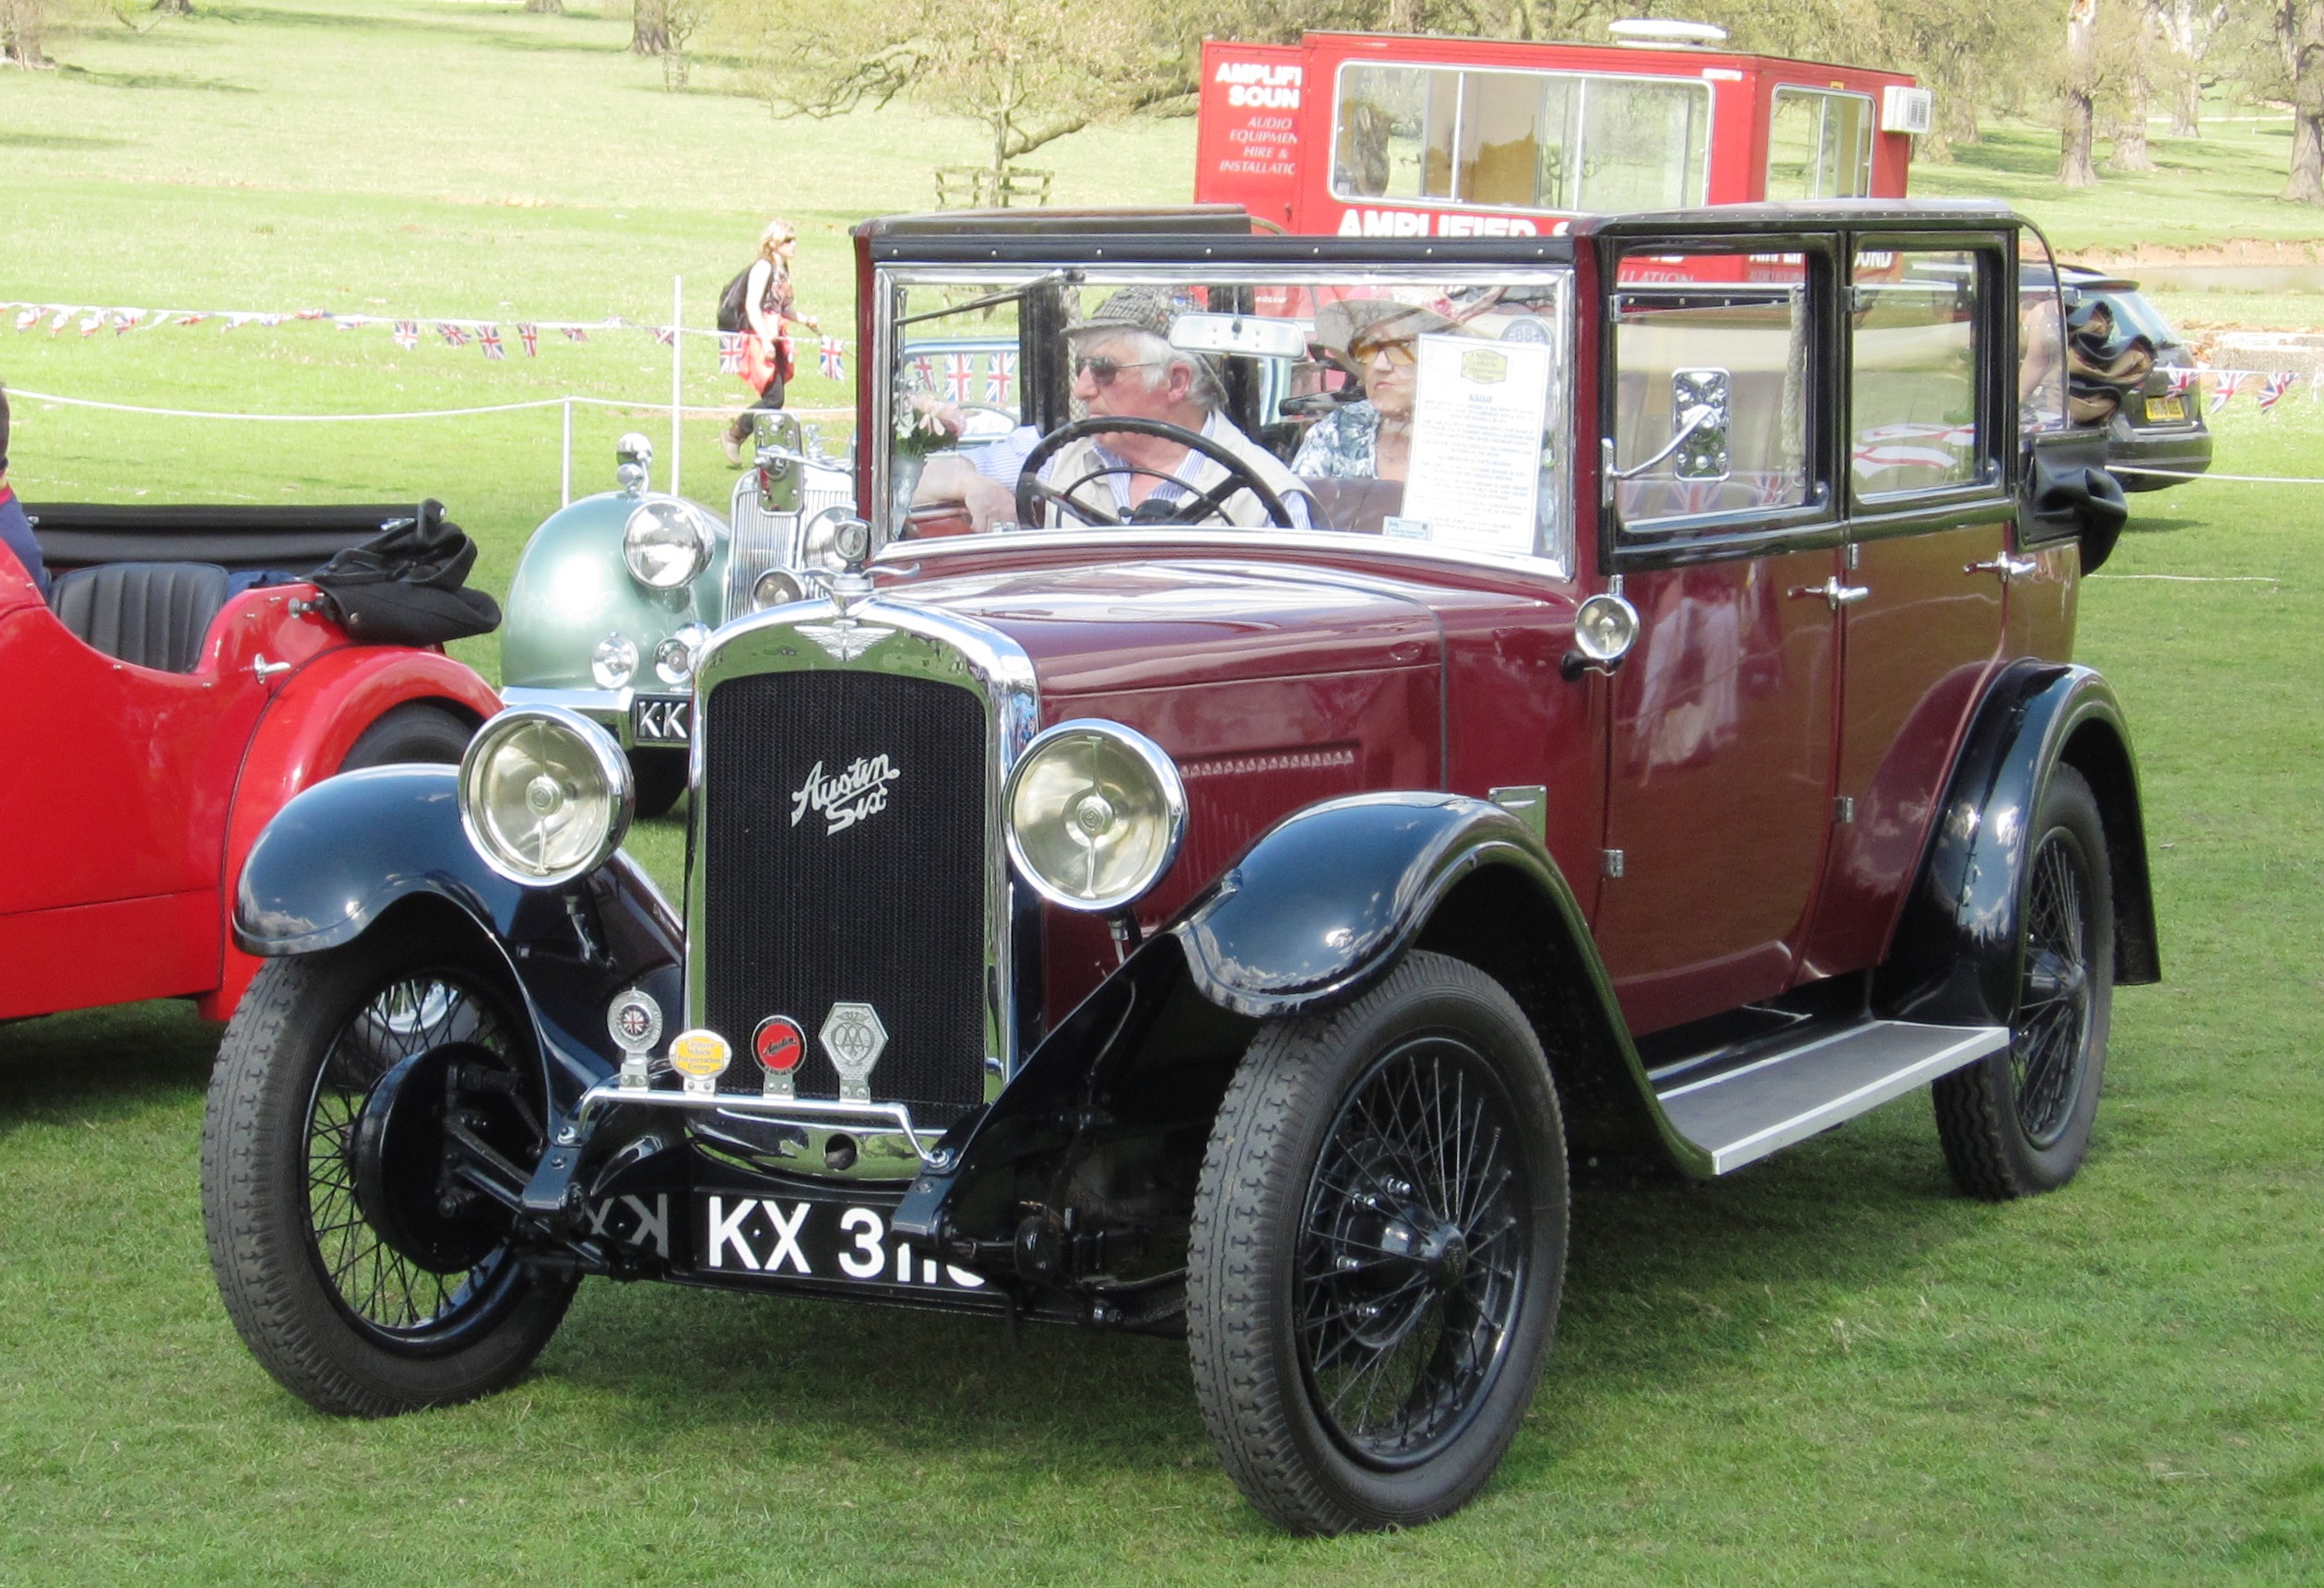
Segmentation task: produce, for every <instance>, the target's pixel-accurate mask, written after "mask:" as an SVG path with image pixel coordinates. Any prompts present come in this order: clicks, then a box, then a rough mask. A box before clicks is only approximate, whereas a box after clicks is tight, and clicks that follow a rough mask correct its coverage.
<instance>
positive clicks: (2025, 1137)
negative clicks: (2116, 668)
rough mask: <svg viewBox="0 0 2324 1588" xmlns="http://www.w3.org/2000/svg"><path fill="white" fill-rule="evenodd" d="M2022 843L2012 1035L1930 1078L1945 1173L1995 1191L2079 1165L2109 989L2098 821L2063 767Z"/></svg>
mask: <svg viewBox="0 0 2324 1588" xmlns="http://www.w3.org/2000/svg"><path fill="white" fill-rule="evenodd" d="M2027 852H2028V854H2030V855H2031V856H2032V859H2031V860H2030V861H2029V862H2028V864H2027V867H2026V891H2025V900H2024V903H2023V905H2022V907H2021V909H2020V912H2019V929H2018V930H2019V963H2020V968H2019V972H2018V1003H2017V1009H2016V1012H2015V1013H2014V1015H2013V1016H2012V1017H2011V1019H2010V1046H2009V1047H2008V1048H2007V1049H2004V1050H2003V1051H2001V1052H1999V1053H1996V1054H1994V1055H1992V1056H1991V1057H1990V1058H1987V1059H1986V1060H1984V1061H1980V1062H1978V1063H1976V1064H1974V1065H1972V1066H1970V1067H1969V1068H1968V1069H1966V1070H1962V1071H1957V1072H1954V1073H1953V1074H1950V1075H1948V1076H1946V1077H1945V1078H1944V1079H1943V1080H1941V1081H1939V1082H1938V1083H1937V1084H1936V1087H1935V1089H1934V1096H1935V1099H1936V1106H1937V1134H1938V1137H1939V1140H1940V1141H1941V1142H1942V1143H1943V1144H1944V1148H1945V1162H1946V1165H1947V1167H1950V1169H1951V1171H1952V1177H1953V1182H1954V1183H1955V1184H1956V1185H1958V1186H1959V1187H1960V1188H1961V1189H1962V1191H1966V1192H1967V1193H1968V1194H1970V1195H1971V1196H1976V1197H1985V1198H1986V1199H1988V1200H1991V1201H1996V1202H2000V1201H2007V1200H2009V1199H2010V1198H2012V1197H2022V1196H2031V1195H2033V1194H2034V1193H2035V1192H2038V1191H2055V1190H2056V1189H2057V1187H2059V1186H2062V1185H2064V1184H2065V1183H2066V1182H2067V1181H2068V1180H2069V1179H2073V1178H2074V1172H2075V1171H2076V1170H2077V1169H2079V1168H2080V1167H2081V1161H2082V1157H2083V1155H2085V1154H2086V1153H2088V1152H2089V1150H2090V1132H2091V1126H2092V1124H2093V1121H2094V1120H2096V1118H2097V1114H2098V1087H2099V1081H2100V1078H2101V1076H2102V1075H2103V1074H2104V1072H2105V1067H2106V1028H2107V1025H2108V1023H2109V1018H2110V1016H2111V1013H2112V1007H2113V1001H2114V953H2115V943H2114V891H2113V888H2112V886H2111V877H2110V873H2109V871H2108V870H2107V863H2106V829H2105V822H2104V821H2103V820H2102V819H2101V818H2100V816H2099V813H2098V800H2097V798H2096V796H2094V795H2093V794H2092V793H2091V791H2090V785H2089V783H2088V782H2086V781H2085V780H2084V779H2083V777H2082V776H2081V773H2079V772H2077V771H2075V770H2074V769H2073V768H2072V767H2070V766H2059V767H2057V768H2056V769H2054V770H2053V771H2052V772H2051V773H2050V779H2049V787H2048V788H2046V789H2045V791H2044V793H2043V795H2042V804H2041V811H2040V814H2039V816H2038V818H2037V819H2036V821H2035V822H2034V824H2033V837H2032V839H2031V840H2030V842H2029V845H2028V848H2027Z"/></svg>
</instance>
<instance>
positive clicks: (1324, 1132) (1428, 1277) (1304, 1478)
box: [1186, 953, 1566, 1533]
mask: <svg viewBox="0 0 2324 1588" xmlns="http://www.w3.org/2000/svg"><path fill="white" fill-rule="evenodd" d="M1565 1249H1566V1156H1565V1137H1564V1132H1563V1128H1562V1125H1561V1123H1560V1120H1559V1111H1558V1098H1557V1093H1556V1090H1555V1089H1554V1087H1553V1086H1552V1084H1551V1083H1550V1079H1549V1070H1548V1065H1547V1062H1546V1061H1545V1060H1544V1059H1543V1057H1542V1051H1541V1046H1540V1044H1539V1042H1538V1041H1537V1040H1536V1039H1535V1036H1534V1033H1533V1029H1532V1027H1531V1025H1529V1024H1528V1023H1527V1022H1526V1019H1525V1017H1524V1013H1523V1012H1522V1011H1520V1010H1519V1009H1518V1007H1517V1005H1516V1003H1515V1002H1514V1001H1512V999H1511V998H1510V996H1509V995H1508V994H1507V993H1506V992H1504V991H1503V990H1501V989H1500V986H1498V985H1497V984H1496V983H1495V982H1493V980H1492V979H1491V978H1488V977H1487V976H1485V975H1484V974H1483V973H1482V972H1481V971H1478V970H1476V968H1475V967H1474V966H1469V965H1466V964H1464V963H1462V962H1460V961H1458V960H1452V959H1446V958H1443V957H1441V956H1440V955H1437V954H1418V953H1416V954H1412V955H1410V956H1409V957H1408V958H1407V959H1406V960H1405V963H1404V964H1403V965H1401V966H1398V967H1397V968H1396V969H1395V970H1394V971H1393V973H1392V974H1391V975H1390V976H1389V977H1388V978H1386V979H1385V980H1383V981H1382V982H1381V984H1380V985H1379V986H1377V987H1375V988H1373V989H1372V990H1370V991H1369V992H1368V993H1366V994H1365V995H1364V996H1363V997H1361V998H1359V999H1358V1000H1356V1001H1354V1002H1353V1003H1350V1004H1349V1005H1347V1006H1346V1008H1344V1009H1340V1010H1337V1011H1334V1012H1333V1013H1328V1014H1322V1015H1318V1016H1315V1017H1312V1018H1308V1019H1300V1020H1293V1021H1287V1022H1284V1023H1280V1024H1277V1025H1268V1026H1265V1027H1263V1028H1262V1030H1261V1031H1260V1033H1259V1035H1258V1036H1257V1037H1255V1038H1254V1039H1253V1040H1252V1042H1251V1048H1250V1049H1249V1051H1248V1052H1246V1053H1245V1055H1244V1057H1243V1061H1242V1064H1241V1067H1240V1068H1239V1070H1238V1071H1237V1072H1236V1074H1235V1079H1234V1082H1233V1084H1232V1085H1230V1086H1229V1087H1228V1089H1227V1098H1226V1101H1225V1103H1224V1104H1222V1105H1221V1107H1220V1108H1219V1113H1218V1121H1217V1124H1216V1126H1215V1129H1214V1130H1213V1131H1212V1133H1211V1140H1210V1150H1209V1153H1208V1155H1206V1156H1205V1158H1204V1160H1203V1175H1202V1180H1201V1184H1200V1188H1199V1190H1198V1191H1197V1193H1196V1197H1195V1206H1194V1227H1193V1236H1192V1247H1191V1250H1190V1251H1189V1254H1188V1261H1187V1284H1186V1291H1187V1324H1188V1333H1189V1345H1190V1346H1191V1349H1192V1358H1193V1369H1194V1392H1195V1396H1196V1398H1197V1399H1198V1400H1199V1401H1200V1402H1201V1404H1202V1408H1203V1421H1204V1422H1205V1423H1206V1424H1207V1425H1208V1426H1209V1428H1210V1433H1211V1438H1212V1439H1213V1440H1215V1442H1216V1444H1217V1446H1218V1452H1219V1455H1220V1457H1221V1459H1222V1460H1223V1461H1224V1462H1225V1463H1226V1466H1227V1474H1228V1475H1230V1476H1231V1477H1232V1478H1233V1479H1234V1480H1235V1483H1236V1486H1237V1487H1239V1488H1240V1489H1241V1490H1242V1492H1243V1494H1244V1495H1245V1497H1246V1498H1248V1499H1250V1501H1251V1504H1252V1505H1254V1506H1255V1507H1257V1508H1258V1509H1259V1511H1262V1512H1263V1514H1265V1515H1266V1516H1267V1517H1269V1518H1270V1519H1272V1520H1273V1521H1275V1523H1279V1524H1281V1525H1282V1526H1284V1527H1286V1528H1289V1529H1291V1530H1292V1531H1293V1532H1296V1533H1341V1532H1346V1531H1347V1530H1349V1529H1352V1528H1369V1527H1387V1526H1397V1525H1409V1524H1412V1523H1421V1522H1427V1521H1429V1519H1431V1518H1433V1517H1438V1516H1442V1515H1444V1514H1445V1513H1447V1512H1449V1511H1453V1510H1456V1509H1457V1508H1458V1507H1460V1506H1461V1505H1462V1504H1464V1502H1465V1501H1466V1500H1467V1499H1469V1498H1470V1497H1471V1496H1472V1495H1474V1494H1475V1493H1476V1491H1477V1490H1478V1489H1479V1488H1480V1487H1483V1486H1484V1484H1485V1482H1486V1480H1487V1479H1488V1478H1489V1477H1490V1476H1491V1475H1492V1474H1493V1469H1494V1468H1495V1467H1496V1466H1497V1465H1499V1464H1500V1459H1501V1455H1502V1452H1505V1451H1506V1450H1507V1449H1508V1448H1509V1441H1510V1440H1512V1438H1514V1437H1515V1435H1516V1432H1517V1428H1518V1425H1519V1424H1520V1423H1521V1422H1522V1421H1523V1420H1524V1415H1525V1407H1526V1405H1527V1404H1528V1403H1529V1402H1530V1401H1531V1400H1532V1398H1533V1392H1534V1384H1535V1380H1536V1378H1537V1377H1538V1375H1539V1371H1540V1365H1541V1358H1542V1354H1543V1353H1544V1352H1545V1351H1546V1350H1547V1348H1548V1345H1549V1339H1550V1336H1551V1334H1552V1333H1554V1332H1555V1330H1556V1326H1557V1317H1558V1299H1559V1292H1560V1290H1561V1288H1562V1286H1563V1282H1564V1274H1565Z"/></svg>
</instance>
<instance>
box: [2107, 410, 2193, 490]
mask: <svg viewBox="0 0 2324 1588" xmlns="http://www.w3.org/2000/svg"><path fill="white" fill-rule="evenodd" d="M2106 467H2107V468H2112V469H2116V470H2118V471H2119V478H2120V479H2121V480H2122V488H2123V489H2124V490H2125V491H2162V490H2164V489H2166V488H2167V487H2170V486H2173V485H2184V484H2186V483H2187V481H2185V480H2178V479H2174V478H2172V477H2173V476H2175V475H2181V474H2203V473H2207V472H2208V471H2209V470H2210V468H2211V431H2210V429H2209V428H2208V427H2207V426H2205V425H2203V424H2200V423H2196V424H2185V425H2178V424H2174V425H2130V424H2119V423H2118V424H2116V426H2115V427H2114V430H2113V431H2112V433H2110V434H2108V436H2107V437H2106ZM2145 468H2154V469H2161V470H2164V472H2163V473H2161V474H2141V473H2138V472H2136V471H2137V470H2139V469H2145Z"/></svg>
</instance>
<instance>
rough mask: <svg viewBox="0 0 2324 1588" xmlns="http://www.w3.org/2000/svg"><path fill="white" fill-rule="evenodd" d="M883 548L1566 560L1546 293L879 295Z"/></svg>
mask: <svg viewBox="0 0 2324 1588" xmlns="http://www.w3.org/2000/svg"><path fill="white" fill-rule="evenodd" d="M888 301H889V302H890V303H891V305H892V308H893V314H894V318H893V321H892V325H893V327H894V330H893V334H892V337H891V339H890V345H891V347H892V348H893V349H894V357H893V367H892V368H891V370H890V371H889V373H888V381H887V389H886V406H887V412H886V414H885V416H884V421H885V427H886V431H887V447H888V456H887V468H886V480H887V493H888V504H889V529H888V535H889V538H890V539H909V538H927V537H933V536H943V535H960V534H979V533H1006V532H1012V531H1017V532H1021V531H1025V530H1042V529H1065V530H1093V529H1094V530H1100V531H1103V530H1110V529H1123V528H1133V529H1150V528H1152V527H1156V526H1171V527H1180V528H1186V529H1206V530H1236V531H1247V532H1250V533H1252V534H1269V533H1280V532H1284V531H1313V532H1325V533H1334V534H1347V535H1369V536H1378V537H1382V538H1386V539H1397V540H1403V541H1407V542H1412V543H1415V544H1421V545H1428V546H1433V547H1437V548H1440V549H1443V550H1447V551H1465V552H1478V553H1488V554H1496V555H1510V556H1524V557H1549V558H1552V559H1555V560H1556V561H1558V562H1559V563H1560V565H1565V566H1570V561H1571V560H1570V548H1571V511H1570V504H1569V503H1568V500H1567V496H1568V491H1567V479H1568V473H1569V470H1568V459H1567V456H1566V445H1567V442H1566V437H1567V436H1568V434H1569V433H1570V426H1569V417H1570V404H1569V398H1568V373H1569V370H1570V365H1571V360H1570V358H1569V356H1568V352H1567V349H1568V342H1569V337H1570V334H1571V333H1570V316H1569V297H1568V277H1567V275H1566V273H1565V272H1564V271H1563V270H1561V269H1555V268H1541V269H1535V270H1532V271H1531V272H1530V273H1529V274H1527V275H1526V276H1524V277H1523V278H1515V277H1502V276H1494V277H1475V276H1472V277H1466V278H1441V277H1431V278H1415V277H1405V276H1385V275H1358V274H1353V273H1338V274H1332V273H1324V272H1318V273H1316V274H1314V275H1311V276H1303V275H1298V274H1286V273H1280V272H1278V273H1275V274H1273V275H1270V276H1266V277H1258V276H1251V277H1248V278H1221V277H1220V276H1218V275H1215V274H1209V273H1204V274H1201V275H1193V274H1188V275H1183V276H1175V277H1174V276H1170V275H1168V274H1165V273H1163V272H1160V271H1156V272H1151V273H1144V274H1136V275H1133V274H1132V273H1131V272H1129V271H1126V270H1125V271H1123V272H1120V273H1119V274H1109V273H1101V272H1097V271H1094V270H1093V271H1055V272H1050V273H1049V274H1046V275H1033V276H1029V277H1026V278H1019V279H1016V280H1010V281H994V280H991V279H990V278H982V279H961V278H954V279H943V278H930V277H929V276H926V275H906V276H902V277H899V278H896V279H895V280H894V281H893V282H892V285H891V289H890V295H889V300H888Z"/></svg>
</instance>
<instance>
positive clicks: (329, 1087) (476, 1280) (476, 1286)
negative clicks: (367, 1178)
mask: <svg viewBox="0 0 2324 1588" xmlns="http://www.w3.org/2000/svg"><path fill="white" fill-rule="evenodd" d="M447 1042H468V1043H473V1044H475V1045H476V1046H477V1047H479V1048H482V1049H488V1050H490V1051H491V1052H492V1053H493V1054H495V1055H496V1056H498V1057H500V1058H501V1059H503V1060H504V1061H508V1062H509V1063H510V1066H511V1068H514V1062H515V1061H514V1055H513V1053H512V1039H511V1036H510V1033H509V1031H508V1028H507V1025H506V1023H505V1019H504V1016H503V1015H502V1014H501V1013H500V1012H499V1011H498V1010H497V1009H495V1008H494V1007H493V1002H492V999H491V997H490V996H489V995H488V994H485V993H483V992H482V991H480V990H479V989H477V988H475V987H472V986H470V985H468V983H467V982H466V981H464V980H463V979H461V978H458V977H457V975H455V974H453V973H445V972H423V973H421V974H419V975H414V976H409V977H403V978H398V979H396V980H394V981H391V982H389V983H387V984H386V985H385V986H384V987H382V988H380V989H379V990H378V991H377V992H375V993H374V995H373V996H372V998H371V999H370V1001H367V1002H365V1003H364V1004H363V1005H362V1007H361V1008H360V1009H358V1010H357V1011H356V1012H355V1013H354V1014H353V1016H352V1017H350V1019H349V1021H348V1022H347V1025H345V1026H344V1027H343V1028H342V1029H341V1030H340V1032H339V1034H338V1039H337V1040H335V1041H334V1042H333V1043H332V1044H331V1046H330V1048H329V1049H328V1050H327V1051H326V1053H325V1054H324V1057H323V1063H322V1066H321V1068H320V1069H319V1070H317V1072H315V1077H314V1092H313V1095H312V1096H311V1097H310V1098H309V1100H308V1104H307V1122H306V1201H307V1231H308V1234H309V1237H310V1238H311V1239H312V1241H313V1250H314V1261H315V1262H316V1264H317V1265H318V1267H319V1268H320V1270H321V1272H322V1274H323V1275H324V1278H325V1281H326V1283H327V1284H328V1285H329V1286H330V1287H331V1289H332V1290H333V1292H334V1293H335V1294H336V1295H337V1297H338V1303H339V1305H340V1306H342V1307H344V1308H345V1309H347V1310H348V1311H349V1312H350V1314H351V1315H352V1316H353V1317H354V1318H355V1319H356V1320H357V1321H358V1322H360V1323H361V1324H362V1325H363V1326H365V1327H366V1328H368V1329H371V1330H373V1331H375V1332H377V1333H380V1334H382V1335H384V1336H386V1337H389V1338H400V1339H407V1340H409V1339H417V1338H424V1337H425V1336H426V1335H427V1334H429V1333H432V1332H433V1331H435V1330H437V1329H440V1328H441V1327H443V1326H444V1325H445V1324H446V1323H449V1322H452V1321H455V1320H457V1318H458V1317H459V1316H460V1314H462V1313H463V1312H464V1311H468V1310H473V1309H474V1308H475V1307H477V1306H479V1305H480V1304H483V1303H485V1302H486V1301H487V1300H488V1299H489V1298H490V1297H491V1295H492V1292H493V1290H494V1289H495V1282H496V1281H498V1280H500V1279H503V1278H504V1277H505V1276H506V1271H507V1269H508V1265H509V1263H510V1262H511V1259H510V1257H509V1255H508V1253H507V1251H506V1250H505V1249H504V1250H499V1251H496V1252H493V1253H492V1255H490V1256H488V1257H487V1258H486V1259H485V1260H484V1261H483V1262H481V1263H480V1264H478V1265H477V1266H476V1267H474V1268H471V1269H463V1270H458V1271H456V1272H453V1273H448V1274H440V1273H433V1272H431V1271H430V1270H428V1269H426V1268H423V1267H421V1265H420V1264H418V1263H416V1262H413V1261H412V1260H411V1259H410V1258H409V1257H407V1256H405V1255H404V1254H403V1253H401V1252H398V1251H397V1250H395V1248H394V1247H392V1246H391V1245H389V1244H388V1242H387V1241H386V1240H385V1238H383V1237H382V1235H381V1233H380V1231H379V1230H378V1229H377V1228H376V1227H374V1225H373V1224H372V1223H371V1222H370V1220H368V1219H367V1218H365V1217H364V1215H363V1213H362V1208H361V1207H360V1206H359V1205H358V1204H357V1202H356V1197H355V1126H356V1121H357V1120H359V1119H361V1118H362V1112H363V1105H364V1104H365V1102H366V1101H367V1100H368V1099H369V1098H370V1096H371V1093H372V1089H373V1088H374V1086H376V1085H377V1084H379V1082H380V1079H381V1077H383V1076H385V1074H386V1073H387V1072H388V1071H389V1070H391V1069H393V1068H394V1067H395V1066H396V1064H397V1063H398V1062H400V1061H403V1060H405V1059H408V1058H409V1057H411V1056H412V1055H413V1054H415V1053H419V1052H422V1051H424V1050H426V1049H430V1048H436V1047H441V1046H442V1045H444V1044H445V1043H447Z"/></svg>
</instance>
